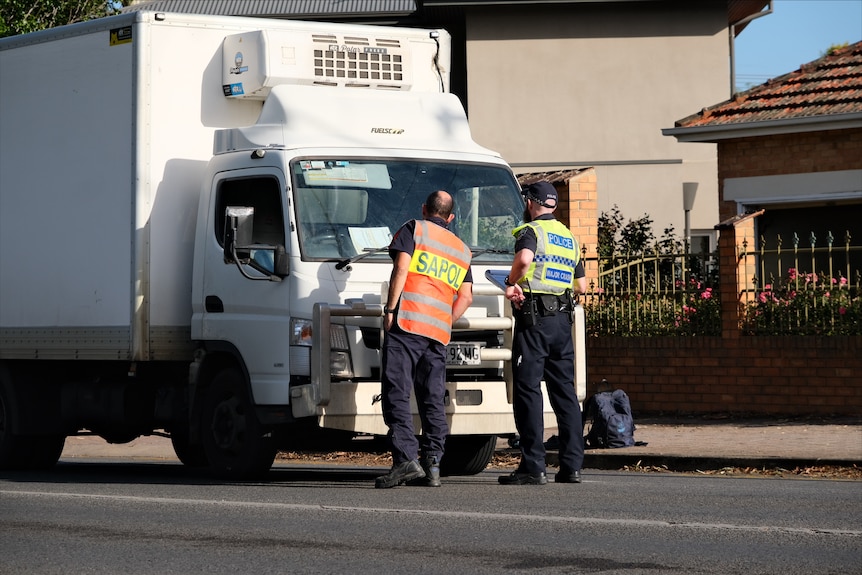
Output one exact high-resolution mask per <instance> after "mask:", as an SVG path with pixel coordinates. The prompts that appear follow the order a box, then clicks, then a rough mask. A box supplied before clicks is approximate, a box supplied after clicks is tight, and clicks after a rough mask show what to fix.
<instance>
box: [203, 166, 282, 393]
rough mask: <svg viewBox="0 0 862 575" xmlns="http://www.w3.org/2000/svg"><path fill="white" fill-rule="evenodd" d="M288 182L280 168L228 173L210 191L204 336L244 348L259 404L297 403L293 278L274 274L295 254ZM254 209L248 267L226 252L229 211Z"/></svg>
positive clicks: (244, 359)
mask: <svg viewBox="0 0 862 575" xmlns="http://www.w3.org/2000/svg"><path fill="white" fill-rule="evenodd" d="M285 189H286V186H285V179H284V174H283V173H282V172H281V171H278V170H274V169H273V170H269V169H267V168H263V169H249V170H232V171H228V172H221V173H218V174H217V175H216V177H215V178H214V180H213V190H212V194H211V195H210V210H209V213H208V217H207V220H208V222H209V228H210V229H209V230H207V235H208V236H209V237H208V238H207V239H206V240H205V245H206V248H205V255H204V258H205V261H204V270H203V278H202V282H201V284H202V288H203V289H202V293H201V294H200V297H202V298H203V301H202V305H199V306H197V307H196V309H199V310H202V318H201V334H202V339H204V340H205V341H206V342H207V345H208V346H210V347H212V348H215V347H219V346H221V347H222V348H224V349H227V350H231V351H235V352H236V353H238V355H239V357H240V358H241V360H242V362H243V363H244V365H245V368H246V369H247V371H248V375H249V380H250V382H251V389H252V396H253V400H254V403H255V404H256V405H286V404H288V403H289V400H288V398H289V389H288V384H289V379H290V376H289V341H290V340H289V335H290V309H289V302H290V292H289V290H290V282H289V281H287V279H288V278H287V277H279V276H276V275H271V274H268V273H265V271H270V272H271V271H274V264H273V261H272V258H273V255H274V251H275V250H273V249H271V248H276V247H281V248H283V250H282V252H283V253H282V257H285V258H286V257H288V254H287V253H286V252H288V251H289V246H288V245H287V238H288V237H289V235H288V234H287V233H286V230H285V222H286V221H288V219H287V218H286V217H285V211H284V208H285V204H286V201H285ZM229 207H231V208H237V207H244V208H253V216H252V222H251V223H252V226H251V227H252V230H251V232H252V237H251V238H250V239H251V245H252V246H260V249H247V250H245V253H244V254H243V256H245V258H246V260H247V261H248V263H247V264H242V270H240V269H238V268H237V265H236V264H234V263H227V262H226V261H225V257H224V245H223V244H224V233H225V221H226V219H227V218H226V216H225V212H226V210H227V208H229Z"/></svg>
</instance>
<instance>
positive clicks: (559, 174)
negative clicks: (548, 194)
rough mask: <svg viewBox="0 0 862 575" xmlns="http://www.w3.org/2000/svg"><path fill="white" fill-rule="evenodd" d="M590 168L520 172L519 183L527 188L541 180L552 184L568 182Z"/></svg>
mask: <svg viewBox="0 0 862 575" xmlns="http://www.w3.org/2000/svg"><path fill="white" fill-rule="evenodd" d="M590 169H592V168H576V169H574V170H559V171H555V172H529V173H527V174H519V175H518V183H519V184H521V187H522V188H525V187H527V186H529V185H530V184H535V183H536V182H539V181H541V180H545V181H548V182H551V183H552V184H555V183H558V182H567V181H569V180H570V179H572V178H574V177H575V176H577V175H578V174H580V173H582V172H585V171H587V170H590Z"/></svg>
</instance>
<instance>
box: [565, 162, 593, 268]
mask: <svg viewBox="0 0 862 575" xmlns="http://www.w3.org/2000/svg"><path fill="white" fill-rule="evenodd" d="M556 185H557V186H559V189H558V191H559V192H560V205H559V206H557V210H556V212H555V215H556V216H557V219H559V220H560V221H561V222H563V223H564V224H565V225H566V226H568V228H569V230H571V232H572V235H573V236H575V239H577V240H578V243H579V244H580V245H581V249H582V253H583V248H587V254H588V255H589V256H591V257H593V256H595V255H596V248H597V245H598V241H599V227H598V226H599V223H598V222H599V197H598V188H597V180H596V170H595V169H594V168H586V169H583V170H580V171H579V172H578V173H576V174H575V175H573V176H572V177H570V178H568V179H567V180H564V181H562V182H558V183H557V184H556ZM584 268H585V271H586V273H587V285H589V284H591V283H598V279H599V271H598V262H596V261H595V260H592V261H585V262H584Z"/></svg>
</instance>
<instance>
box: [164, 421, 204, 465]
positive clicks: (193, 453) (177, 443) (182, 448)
mask: <svg viewBox="0 0 862 575" xmlns="http://www.w3.org/2000/svg"><path fill="white" fill-rule="evenodd" d="M171 445H173V447H174V453H176V454H177V459H179V460H180V462H182V464H183V465H185V466H186V467H206V466H207V465H209V461H208V460H207V454H206V451H205V450H204V446H203V443H195V444H192V443H191V442H190V440H189V432H188V431H187V430H183V431H177V430H176V429H174V430H173V431H171Z"/></svg>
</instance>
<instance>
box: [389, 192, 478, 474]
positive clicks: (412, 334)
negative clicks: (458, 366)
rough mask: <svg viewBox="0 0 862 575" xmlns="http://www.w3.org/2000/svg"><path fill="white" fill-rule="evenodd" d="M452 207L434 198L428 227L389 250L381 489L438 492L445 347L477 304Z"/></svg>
mask: <svg viewBox="0 0 862 575" xmlns="http://www.w3.org/2000/svg"><path fill="white" fill-rule="evenodd" d="M452 204H453V202H452V197H451V196H450V195H449V194H448V193H446V192H444V191H437V192H433V193H432V194H430V195H429V196H428V198H427V199H426V200H425V204H424V205H423V206H422V217H423V219H422V220H411V221H409V222H407V223H406V224H404V225H403V226H402V227H401V228H400V229H399V230H398V231H397V232H396V233H395V236H394V237H393V238H392V243H391V244H390V245H389V255H390V257H392V260H393V268H392V275H391V277H390V279H389V294H388V298H387V303H386V305H385V307H384V310H383V311H384V314H385V316H384V319H383V329H384V331H385V335H384V340H383V361H382V367H383V369H382V371H383V373H382V378H381V379H382V384H383V420H384V421H385V422H386V425H387V426H388V427H389V434H388V436H389V440H390V443H391V445H392V469H390V471H389V473H387V474H386V475H383V476H380V477H378V478H377V479H376V480H375V483H374V486H375V487H377V488H383V489H385V488H389V487H395V486H396V485H401V484H402V483H407V482H411V483H420V484H424V485H428V486H432V487H438V486H439V485H440V459H441V458H442V457H443V448H444V444H445V442H446V436H447V435H448V433H449V426H448V424H447V423H446V412H445V406H444V403H443V398H444V394H445V392H446V344H447V343H449V340H450V338H451V331H452V323H453V322H454V321H455V320H456V319H458V318H459V317H461V314H463V313H464V311H465V310H466V309H467V308H468V307H469V306H470V304H471V303H472V301H473V276H472V271H471V269H470V259H471V258H472V254H471V253H470V250H469V248H468V247H467V246H466V245H465V244H464V242H462V241H461V240H460V239H459V238H458V236H456V235H455V234H453V233H452V232H450V231H449V230H448V225H449V222H451V221H452V220H453V219H454V217H455V215H454V214H453V213H452ZM411 389H412V390H413V391H414V392H415V394H416V404H417V406H418V408H419V418H420V420H421V422H422V438H421V445H420V441H418V440H417V439H416V435H415V432H414V430H413V415H412V413H411V411H410V391H411ZM420 448H421V457H418V455H419V451H420Z"/></svg>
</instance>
